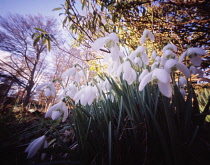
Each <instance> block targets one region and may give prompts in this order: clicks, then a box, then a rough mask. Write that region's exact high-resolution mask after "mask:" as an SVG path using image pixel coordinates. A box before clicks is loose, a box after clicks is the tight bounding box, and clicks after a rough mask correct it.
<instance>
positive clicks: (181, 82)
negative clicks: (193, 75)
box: [179, 77, 187, 87]
mask: <svg viewBox="0 0 210 165" xmlns="http://www.w3.org/2000/svg"><path fill="white" fill-rule="evenodd" d="M179 85H180V86H181V87H184V86H185V85H187V80H186V78H185V77H180V78H179Z"/></svg>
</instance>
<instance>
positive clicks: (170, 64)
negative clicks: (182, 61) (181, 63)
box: [164, 59, 177, 69]
mask: <svg viewBox="0 0 210 165" xmlns="http://www.w3.org/2000/svg"><path fill="white" fill-rule="evenodd" d="M176 63H177V61H176V60H174V59H169V60H167V61H166V63H165V65H164V68H167V69H170V68H172V67H174V65H176Z"/></svg>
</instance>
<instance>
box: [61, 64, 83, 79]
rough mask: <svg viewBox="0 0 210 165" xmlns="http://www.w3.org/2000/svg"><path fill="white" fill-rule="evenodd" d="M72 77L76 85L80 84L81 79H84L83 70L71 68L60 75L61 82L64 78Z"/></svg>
mask: <svg viewBox="0 0 210 165" xmlns="http://www.w3.org/2000/svg"><path fill="white" fill-rule="evenodd" d="M69 76H72V77H74V79H75V81H76V82H77V83H79V82H80V80H81V78H82V77H85V74H84V72H83V70H80V71H78V70H77V68H76V66H73V67H72V68H69V69H67V70H66V71H65V72H63V74H62V75H61V78H62V80H65V79H66V77H69Z"/></svg>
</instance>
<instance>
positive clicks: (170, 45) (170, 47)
mask: <svg viewBox="0 0 210 165" xmlns="http://www.w3.org/2000/svg"><path fill="white" fill-rule="evenodd" d="M166 50H173V51H175V52H177V47H176V46H175V45H174V44H167V45H166V46H164V47H163V52H165V51H166Z"/></svg>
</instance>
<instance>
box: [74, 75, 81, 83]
mask: <svg viewBox="0 0 210 165" xmlns="http://www.w3.org/2000/svg"><path fill="white" fill-rule="evenodd" d="M74 78H75V81H76V82H77V83H79V82H80V75H79V74H78V72H77V73H76V74H75V77H74Z"/></svg>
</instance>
